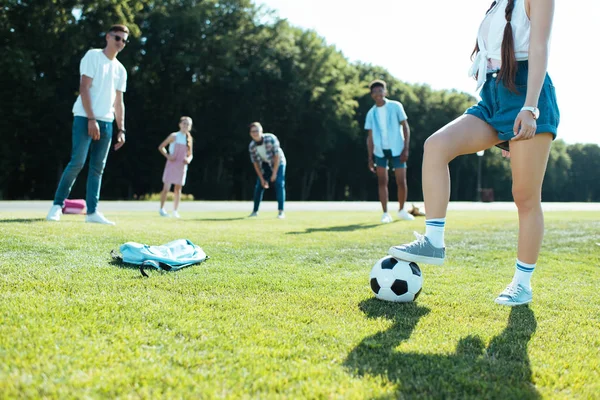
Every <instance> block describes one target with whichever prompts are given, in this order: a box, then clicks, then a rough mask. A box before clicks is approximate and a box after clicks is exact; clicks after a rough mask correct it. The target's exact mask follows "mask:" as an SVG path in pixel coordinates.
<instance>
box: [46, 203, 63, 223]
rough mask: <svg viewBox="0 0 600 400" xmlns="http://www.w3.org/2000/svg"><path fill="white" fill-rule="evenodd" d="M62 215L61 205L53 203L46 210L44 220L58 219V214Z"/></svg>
mask: <svg viewBox="0 0 600 400" xmlns="http://www.w3.org/2000/svg"><path fill="white" fill-rule="evenodd" d="M61 215H62V207H61V206H57V205H53V206H52V207H51V208H50V211H48V215H46V221H60V216H61Z"/></svg>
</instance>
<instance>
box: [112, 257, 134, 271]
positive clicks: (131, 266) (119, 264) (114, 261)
mask: <svg viewBox="0 0 600 400" xmlns="http://www.w3.org/2000/svg"><path fill="white" fill-rule="evenodd" d="M108 263H109V264H110V265H112V266H113V267H119V268H123V269H135V270H139V269H140V266H139V265H135V264H128V263H126V262H123V260H121V259H118V258H112V259H111V260H110V261H109V262H108Z"/></svg>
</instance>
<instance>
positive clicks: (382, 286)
mask: <svg viewBox="0 0 600 400" xmlns="http://www.w3.org/2000/svg"><path fill="white" fill-rule="evenodd" d="M370 278H371V290H373V293H375V297H377V298H378V299H380V300H387V301H396V302H409V301H413V300H416V299H417V297H419V294H420V293H421V288H422V287H423V274H422V273H421V269H420V268H419V266H418V265H417V264H416V263H414V262H407V261H402V260H398V259H396V258H394V257H392V256H386V257H383V258H382V259H381V260H379V261H377V262H376V263H375V265H374V266H373V269H372V270H371V275H370Z"/></svg>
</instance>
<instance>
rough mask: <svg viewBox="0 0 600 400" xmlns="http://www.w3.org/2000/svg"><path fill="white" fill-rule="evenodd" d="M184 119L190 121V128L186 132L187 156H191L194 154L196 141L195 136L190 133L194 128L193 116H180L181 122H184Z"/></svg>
mask: <svg viewBox="0 0 600 400" xmlns="http://www.w3.org/2000/svg"><path fill="white" fill-rule="evenodd" d="M184 120H187V121H188V122H189V123H190V129H189V130H188V131H187V133H186V144H187V156H188V157H189V156H190V155H191V154H192V144H193V142H194V138H193V137H192V134H191V133H190V131H191V130H192V124H193V122H192V118H190V117H188V116H183V117H181V118H179V122H182V121H184Z"/></svg>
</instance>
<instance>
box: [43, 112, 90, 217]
mask: <svg viewBox="0 0 600 400" xmlns="http://www.w3.org/2000/svg"><path fill="white" fill-rule="evenodd" d="M71 137H72V146H71V160H70V161H69V164H67V167H66V168H65V170H64V171H63V174H62V176H61V178H60V182H59V183H58V187H57V188H56V193H55V195H54V202H53V205H52V208H50V211H49V212H48V216H47V217H46V219H47V220H48V221H59V220H60V216H61V215H62V207H63V204H64V202H65V200H66V199H67V198H68V197H69V194H70V193H71V188H72V187H73V184H74V183H75V180H76V179H77V176H78V175H79V172H81V169H82V168H83V166H84V165H85V160H86V158H87V155H88V151H89V149H90V144H91V142H92V138H91V137H90V136H89V135H88V125H87V119H86V118H83V117H75V118H74V119H73V127H72V133H71ZM88 207H89V205H88Z"/></svg>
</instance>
